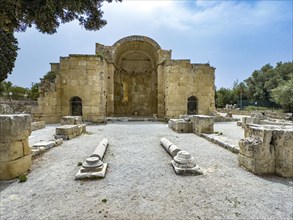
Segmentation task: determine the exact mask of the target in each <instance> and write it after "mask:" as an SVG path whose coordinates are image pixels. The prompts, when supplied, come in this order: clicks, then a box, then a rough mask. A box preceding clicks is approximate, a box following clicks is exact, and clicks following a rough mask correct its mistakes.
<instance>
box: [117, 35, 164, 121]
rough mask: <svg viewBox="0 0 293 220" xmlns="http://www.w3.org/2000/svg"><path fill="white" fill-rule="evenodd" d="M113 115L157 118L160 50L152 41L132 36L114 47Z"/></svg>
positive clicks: (118, 42)
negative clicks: (153, 116)
mask: <svg viewBox="0 0 293 220" xmlns="http://www.w3.org/2000/svg"><path fill="white" fill-rule="evenodd" d="M113 48H114V51H113V61H114V66H115V72H114V115H116V116H152V115H153V114H157V108H158V98H157V93H158V86H157V85H158V81H157V70H156V69H157V63H158V50H159V49H160V46H159V45H158V44H157V43H156V42H155V41H154V40H152V39H151V38H148V37H144V36H130V37H126V38H123V39H121V40H119V41H117V42H116V43H115V44H114V45H113Z"/></svg>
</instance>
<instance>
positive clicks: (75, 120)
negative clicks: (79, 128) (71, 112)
mask: <svg viewBox="0 0 293 220" xmlns="http://www.w3.org/2000/svg"><path fill="white" fill-rule="evenodd" d="M60 123H61V125H79V124H82V116H63V117H62V118H61V120H60Z"/></svg>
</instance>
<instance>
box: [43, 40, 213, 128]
mask: <svg viewBox="0 0 293 220" xmlns="http://www.w3.org/2000/svg"><path fill="white" fill-rule="evenodd" d="M51 71H53V72H55V73H56V78H54V79H53V80H43V81H42V83H41V86H40V88H39V91H40V97H39V99H38V111H39V112H40V113H41V116H40V117H41V118H40V119H41V120H44V121H46V122H47V123H56V122H59V121H60V118H61V117H62V116H65V115H78V116H82V117H83V120H84V121H93V122H99V121H103V120H105V118H106V117H136V116H137V117H139V116H142V117H150V116H151V117H153V116H155V117H158V118H167V119H169V118H174V117H178V116H179V115H181V114H210V113H211V112H213V111H214V110H215V101H214V93H215V92H214V82H215V74H214V73H215V68H213V67H211V66H210V65H209V64H192V63H190V60H187V59H180V60H174V59H171V50H163V49H161V47H160V45H159V44H158V43H157V42H156V41H154V40H153V39H151V38H149V37H146V36H129V37H125V38H122V39H120V40H118V41H117V42H116V43H114V44H113V45H112V46H104V45H102V44H99V43H96V54H94V55H76V54H74V55H69V56H68V57H60V62H59V63H51Z"/></svg>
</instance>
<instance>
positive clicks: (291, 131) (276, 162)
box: [238, 125, 293, 177]
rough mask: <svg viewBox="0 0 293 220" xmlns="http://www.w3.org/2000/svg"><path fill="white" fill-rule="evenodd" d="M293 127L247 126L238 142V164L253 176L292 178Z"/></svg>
mask: <svg viewBox="0 0 293 220" xmlns="http://www.w3.org/2000/svg"><path fill="white" fill-rule="evenodd" d="M292 146H293V127H292V126H271V125H249V126H248V127H247V128H246V130H245V139H241V140H240V141H239V147H240V151H239V157H238V160H239V164H240V165H241V166H243V167H244V168H246V169H247V170H249V171H251V172H252V173H255V174H274V173H275V174H277V175H280V176H283V177H293V147H292Z"/></svg>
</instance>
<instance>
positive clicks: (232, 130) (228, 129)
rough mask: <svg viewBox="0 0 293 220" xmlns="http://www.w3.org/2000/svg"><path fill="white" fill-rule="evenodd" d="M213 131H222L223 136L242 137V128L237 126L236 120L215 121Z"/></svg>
mask: <svg viewBox="0 0 293 220" xmlns="http://www.w3.org/2000/svg"><path fill="white" fill-rule="evenodd" d="M214 131H218V132H222V133H223V136H225V137H228V138H231V139H234V140H237V142H238V141H239V140H240V139H241V138H244V129H243V128H242V127H239V126H237V122H216V123H215V124H214Z"/></svg>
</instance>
